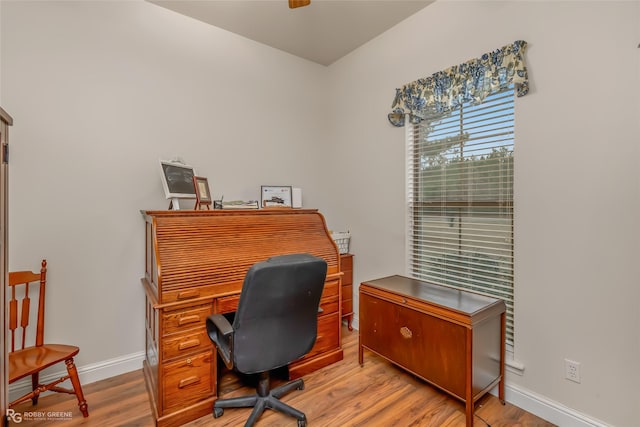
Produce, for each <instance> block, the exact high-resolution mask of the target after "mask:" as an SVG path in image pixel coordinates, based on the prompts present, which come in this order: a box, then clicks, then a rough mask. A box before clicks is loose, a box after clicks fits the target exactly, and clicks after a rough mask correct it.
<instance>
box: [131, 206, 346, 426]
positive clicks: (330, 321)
mask: <svg viewBox="0 0 640 427" xmlns="http://www.w3.org/2000/svg"><path fill="white" fill-rule="evenodd" d="M142 214H143V217H144V219H145V229H146V231H145V237H146V245H145V246H146V251H145V252H146V261H145V277H144V278H143V279H142V285H143V287H144V289H145V293H146V316H145V317H146V356H145V360H144V363H143V371H144V377H145V383H146V386H147V390H148V392H149V399H150V401H151V406H152V408H153V413H154V417H155V420H156V425H158V426H161V427H167V426H179V425H182V424H184V423H186V422H188V421H191V420H193V419H196V418H199V417H202V416H204V415H207V414H211V410H212V409H211V408H212V404H213V402H214V400H215V399H216V398H217V372H216V369H217V363H216V350H215V348H213V345H212V344H211V341H210V340H209V337H208V336H207V333H206V330H205V319H206V318H207V316H209V315H210V314H212V313H227V312H232V311H235V310H236V307H237V304H238V300H239V297H240V291H241V288H242V282H243V280H244V276H245V274H246V272H247V270H248V269H249V267H251V265H253V264H254V263H256V262H259V261H263V260H265V259H267V258H269V257H270V256H274V255H281V254H289V253H302V252H306V253H310V254H312V255H315V256H318V257H321V258H323V259H324V260H325V261H327V265H328V269H327V279H326V282H325V288H324V292H323V294H322V299H321V301H320V308H321V309H322V310H321V313H319V315H318V336H317V340H316V344H315V346H314V347H313V349H312V350H311V351H310V352H309V353H308V354H307V355H306V356H305V357H304V358H302V359H300V360H298V361H296V362H294V363H292V364H291V365H289V369H288V371H289V376H290V378H296V377H301V376H303V375H305V374H307V373H309V372H312V371H314V370H316V369H319V368H321V367H323V366H326V365H329V364H331V363H334V362H336V361H338V360H342V357H343V352H342V348H341V344H340V343H341V336H340V334H341V331H340V319H341V308H340V307H341V272H340V256H339V253H338V248H337V247H336V245H335V243H334V242H333V240H332V239H331V236H330V234H329V232H328V230H327V227H326V223H325V221H324V217H323V216H322V215H321V214H320V213H319V212H318V211H317V210H312V209H260V210H242V211H224V210H213V211H143V212H142Z"/></svg>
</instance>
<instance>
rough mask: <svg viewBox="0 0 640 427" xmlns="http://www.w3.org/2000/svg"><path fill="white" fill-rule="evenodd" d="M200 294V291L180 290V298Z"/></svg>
mask: <svg viewBox="0 0 640 427" xmlns="http://www.w3.org/2000/svg"><path fill="white" fill-rule="evenodd" d="M198 296H200V292H198V291H182V292H178V299H189V298H195V297H198Z"/></svg>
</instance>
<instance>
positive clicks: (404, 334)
mask: <svg viewBox="0 0 640 427" xmlns="http://www.w3.org/2000/svg"><path fill="white" fill-rule="evenodd" d="M400 335H402V337H403V338H406V339H409V338H411V337H412V336H413V332H411V329H409V328H407V327H406V326H403V327H402V328H400Z"/></svg>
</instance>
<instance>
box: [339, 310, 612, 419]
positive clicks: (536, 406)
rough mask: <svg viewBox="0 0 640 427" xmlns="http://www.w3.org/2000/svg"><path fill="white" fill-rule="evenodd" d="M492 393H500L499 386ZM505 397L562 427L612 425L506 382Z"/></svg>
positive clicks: (356, 318) (355, 322)
mask: <svg viewBox="0 0 640 427" xmlns="http://www.w3.org/2000/svg"><path fill="white" fill-rule="evenodd" d="M351 325H352V326H353V329H354V330H358V329H359V322H358V316H354V318H353V321H352V322H351ZM491 394H494V395H496V396H497V395H498V390H497V388H496V389H494V390H492V391H491ZM505 399H506V401H507V402H509V403H511V404H512V405H515V406H517V407H519V408H522V409H524V410H525V411H527V412H530V413H532V414H533V415H536V416H538V417H540V418H543V419H545V420H547V421H549V422H550V423H553V424H556V425H558V426H562V427H610V425H609V424H607V423H605V422H603V421H600V420H598V419H595V418H593V417H590V416H588V415H586V414H583V413H581V412H578V411H576V410H574V409H571V408H569V407H567V406H564V405H562V404H561V403H558V402H556V401H553V400H551V399H549V398H547V397H545V396H541V395H539V394H537V393H534V392H532V391H531V390H527V389H525V388H522V387H519V386H517V385H513V384H509V383H508V382H507V383H506V384H505Z"/></svg>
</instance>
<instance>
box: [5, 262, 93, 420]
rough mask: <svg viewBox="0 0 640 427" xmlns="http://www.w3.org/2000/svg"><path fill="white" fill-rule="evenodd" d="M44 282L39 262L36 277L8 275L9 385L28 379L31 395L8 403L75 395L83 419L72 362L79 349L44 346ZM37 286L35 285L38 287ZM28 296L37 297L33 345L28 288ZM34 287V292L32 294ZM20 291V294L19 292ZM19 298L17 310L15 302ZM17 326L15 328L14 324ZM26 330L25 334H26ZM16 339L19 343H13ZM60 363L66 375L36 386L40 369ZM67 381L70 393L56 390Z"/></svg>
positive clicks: (20, 273)
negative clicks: (48, 393) (51, 393)
mask: <svg viewBox="0 0 640 427" xmlns="http://www.w3.org/2000/svg"><path fill="white" fill-rule="evenodd" d="M46 278H47V261H46V260H42V268H41V269H40V273H35V272H31V271H16V272H10V273H9V287H10V288H11V300H10V301H9V329H10V333H11V349H10V352H9V384H12V383H13V382H15V381H17V380H19V379H21V378H25V377H28V376H31V384H32V391H31V392H29V393H27V394H25V395H24V396H22V397H20V398H18V399H16V400H14V401H13V402H11V403H9V407H13V406H15V405H17V404H18V403H22V402H24V401H26V400H29V399H31V401H32V402H33V404H34V405H36V404H37V403H38V396H40V393H43V392H45V391H56V392H60V393H68V394H75V395H76V397H77V398H78V406H79V407H80V411H81V412H82V415H83V416H84V417H88V416H89V410H88V407H87V401H86V400H85V399H84V394H83V393H82V386H81V385H80V379H79V378H78V371H77V369H76V365H75V364H74V362H73V358H74V356H75V355H76V354H78V352H79V351H80V349H79V348H78V347H75V346H71V345H63V344H44V301H45V284H46ZM38 283H39V285H38ZM31 284H33V285H32V286H31V290H32V293H33V292H36V291H39V294H38V306H37V307H38V317H37V325H36V328H35V344H34V345H27V343H28V342H29V344H31V342H30V341H32V340H31V339H30V337H29V336H30V335H32V334H33V332H32V330H33V328H28V326H29V320H30V319H29V318H30V306H31V299H30V298H29V291H30V289H29V288H30V285H31ZM34 287H37V288H38V290H35V291H34V290H33V288H34ZM22 289H24V291H22ZM16 295H17V298H21V303H20V308H18V299H16ZM18 322H19V324H18ZM27 330H29V333H28V332H27ZM17 339H19V342H18V343H16V341H17ZM61 362H64V363H65V365H66V368H67V375H65V376H63V377H62V378H57V379H55V380H54V381H52V382H51V383H49V384H40V372H41V371H42V370H43V369H46V368H49V367H50V366H54V365H56V364H58V363H61ZM67 379H70V380H71V385H72V386H73V389H66V388H62V387H58V384H60V383H61V382H63V381H66V380H67Z"/></svg>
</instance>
